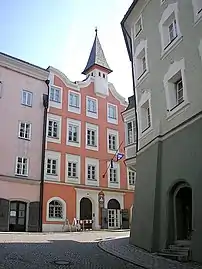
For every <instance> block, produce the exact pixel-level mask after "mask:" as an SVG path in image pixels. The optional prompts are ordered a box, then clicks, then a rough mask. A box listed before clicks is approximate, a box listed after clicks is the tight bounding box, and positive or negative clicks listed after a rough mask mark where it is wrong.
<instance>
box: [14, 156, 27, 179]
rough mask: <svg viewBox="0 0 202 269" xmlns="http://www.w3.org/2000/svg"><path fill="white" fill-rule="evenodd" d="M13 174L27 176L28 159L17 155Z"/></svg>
mask: <svg viewBox="0 0 202 269" xmlns="http://www.w3.org/2000/svg"><path fill="white" fill-rule="evenodd" d="M15 174H16V175H18V176H28V159H27V158H25V157H17V159H16V171H15Z"/></svg>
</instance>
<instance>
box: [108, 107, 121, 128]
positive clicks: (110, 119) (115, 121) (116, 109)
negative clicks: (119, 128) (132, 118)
mask: <svg viewBox="0 0 202 269" xmlns="http://www.w3.org/2000/svg"><path fill="white" fill-rule="evenodd" d="M109 106H113V107H115V112H116V118H110V117H109ZM118 116H119V115H118V107H117V105H115V104H112V103H107V122H109V123H112V124H118Z"/></svg>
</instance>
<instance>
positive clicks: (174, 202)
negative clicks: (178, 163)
mask: <svg viewBox="0 0 202 269" xmlns="http://www.w3.org/2000/svg"><path fill="white" fill-rule="evenodd" d="M169 205H170V210H169V235H170V239H171V240H172V241H176V240H190V239H191V231H192V189H191V186H190V185H189V184H187V183H178V184H176V185H175V186H174V187H173V188H172V189H171V192H170V203H169ZM171 240H169V241H171Z"/></svg>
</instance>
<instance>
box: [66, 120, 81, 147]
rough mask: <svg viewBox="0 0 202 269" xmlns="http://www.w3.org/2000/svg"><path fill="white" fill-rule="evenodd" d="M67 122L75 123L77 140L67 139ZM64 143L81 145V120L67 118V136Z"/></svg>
mask: <svg viewBox="0 0 202 269" xmlns="http://www.w3.org/2000/svg"><path fill="white" fill-rule="evenodd" d="M69 124H72V125H75V126H77V127H78V134H77V135H78V142H73V141H69ZM66 144H67V145H69V146H73V147H80V146H81V121H79V120H74V119H70V118H67V136H66Z"/></svg>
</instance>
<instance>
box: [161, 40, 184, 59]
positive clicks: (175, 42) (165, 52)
mask: <svg viewBox="0 0 202 269" xmlns="http://www.w3.org/2000/svg"><path fill="white" fill-rule="evenodd" d="M182 40H183V36H182V35H180V36H178V37H177V38H175V39H174V40H173V42H171V43H170V44H169V45H167V47H166V49H165V48H163V51H162V53H161V60H163V59H165V57H166V56H168V54H169V53H170V52H171V51H172V50H173V49H175V48H176V47H177V46H178V45H179V44H180V43H181V42H182Z"/></svg>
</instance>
